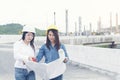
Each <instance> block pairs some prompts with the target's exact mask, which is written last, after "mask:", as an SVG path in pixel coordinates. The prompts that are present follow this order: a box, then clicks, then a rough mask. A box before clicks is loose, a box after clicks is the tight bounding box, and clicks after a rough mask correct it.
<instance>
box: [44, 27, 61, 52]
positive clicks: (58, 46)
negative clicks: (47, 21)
mask: <svg viewBox="0 0 120 80" xmlns="http://www.w3.org/2000/svg"><path fill="white" fill-rule="evenodd" d="M50 31H52V32H53V34H54V36H55V47H56V49H57V51H58V50H59V49H60V41H59V35H58V31H57V30H55V29H50V30H48V31H47V39H46V46H47V48H48V49H49V50H50V44H51V42H50V40H49V38H48V33H49V32H50Z"/></svg>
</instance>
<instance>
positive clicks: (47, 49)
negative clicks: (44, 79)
mask: <svg viewBox="0 0 120 80" xmlns="http://www.w3.org/2000/svg"><path fill="white" fill-rule="evenodd" d="M60 49H62V50H63V51H64V55H65V59H64V60H63V62H64V63H66V62H67V61H68V55H67V51H66V48H65V46H64V45H63V44H62V43H60V40H59V35H58V28H57V27H56V26H55V25H51V26H49V27H48V29H47V37H46V43H45V44H43V45H42V47H41V48H40V49H39V52H38V55H37V56H36V61H37V62H39V61H40V60H41V59H42V58H43V56H44V57H45V63H50V62H52V61H55V60H57V59H58V58H59V57H60V56H59V50H60ZM54 66H55V65H54ZM50 80H63V74H60V75H58V76H56V77H54V78H52V79H50Z"/></svg>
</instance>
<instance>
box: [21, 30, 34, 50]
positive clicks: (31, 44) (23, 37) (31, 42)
mask: <svg viewBox="0 0 120 80" xmlns="http://www.w3.org/2000/svg"><path fill="white" fill-rule="evenodd" d="M27 33H28V32H23V34H22V40H25V36H26V34H27ZM32 34H33V39H32V40H31V41H30V46H31V47H32V48H33V50H34V51H35V46H34V38H35V33H32Z"/></svg>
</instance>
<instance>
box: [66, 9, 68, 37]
mask: <svg viewBox="0 0 120 80" xmlns="http://www.w3.org/2000/svg"><path fill="white" fill-rule="evenodd" d="M66 35H68V10H66Z"/></svg>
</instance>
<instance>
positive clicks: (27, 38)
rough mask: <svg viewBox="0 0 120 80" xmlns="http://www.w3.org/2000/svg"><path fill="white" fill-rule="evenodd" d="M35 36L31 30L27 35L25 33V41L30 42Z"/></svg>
mask: <svg viewBox="0 0 120 80" xmlns="http://www.w3.org/2000/svg"><path fill="white" fill-rule="evenodd" d="M33 36H34V35H33V33H31V32H28V33H26V35H25V41H27V42H30V41H31V40H32V39H33Z"/></svg>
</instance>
